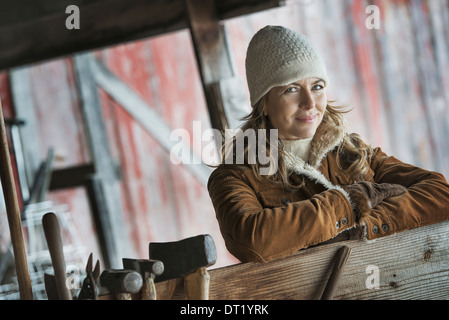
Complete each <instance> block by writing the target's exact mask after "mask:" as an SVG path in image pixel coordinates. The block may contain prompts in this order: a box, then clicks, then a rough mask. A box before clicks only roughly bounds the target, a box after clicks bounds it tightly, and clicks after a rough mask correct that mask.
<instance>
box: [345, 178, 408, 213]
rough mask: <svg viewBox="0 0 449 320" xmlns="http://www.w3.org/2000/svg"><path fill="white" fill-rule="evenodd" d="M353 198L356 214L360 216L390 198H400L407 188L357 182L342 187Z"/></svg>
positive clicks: (395, 185) (390, 184)
mask: <svg viewBox="0 0 449 320" xmlns="http://www.w3.org/2000/svg"><path fill="white" fill-rule="evenodd" d="M342 188H343V189H344V190H345V191H346V192H347V193H348V194H349V197H350V198H351V201H352V202H353V205H354V206H355V208H354V209H355V210H354V211H355V213H356V215H359V216H360V214H361V213H363V212H366V211H369V210H370V209H372V208H374V207H376V206H377V205H378V204H379V203H380V202H382V201H383V200H384V199H386V198H389V197H395V196H400V195H402V194H404V193H405V192H406V191H407V188H405V187H404V186H401V185H399V184H393V183H371V182H366V181H361V182H357V183H354V184H351V185H347V186H343V187H342Z"/></svg>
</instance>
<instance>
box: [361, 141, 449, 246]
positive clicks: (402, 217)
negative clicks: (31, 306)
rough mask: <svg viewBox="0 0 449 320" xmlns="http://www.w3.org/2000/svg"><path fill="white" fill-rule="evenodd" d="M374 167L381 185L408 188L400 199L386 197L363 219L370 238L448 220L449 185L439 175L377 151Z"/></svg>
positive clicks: (379, 150)
mask: <svg viewBox="0 0 449 320" xmlns="http://www.w3.org/2000/svg"><path fill="white" fill-rule="evenodd" d="M371 168H372V169H373V171H374V180H375V181H376V182H378V183H396V184H400V185H403V186H405V187H406V188H407V192H406V193H404V194H403V195H401V196H397V197H391V198H387V199H386V200H384V201H383V202H381V203H380V204H379V205H378V206H376V207H375V208H373V210H372V211H371V214H370V215H369V216H367V217H365V218H364V221H362V224H364V225H365V226H366V229H365V231H366V232H365V236H366V238H367V239H369V240H370V239H376V238H380V237H383V236H386V235H390V234H393V233H396V232H400V231H404V230H407V229H413V228H417V227H420V226H425V225H429V224H433V223H438V222H442V221H445V220H448V219H449V185H448V183H447V181H446V179H445V178H444V176H443V175H442V174H440V173H437V172H432V171H428V170H424V169H421V168H419V167H416V166H413V165H410V164H406V163H403V162H401V161H399V160H398V159H396V158H395V157H392V156H388V155H386V154H385V153H384V152H383V151H382V150H381V149H380V148H376V149H375V152H374V155H373V157H372V162H371Z"/></svg>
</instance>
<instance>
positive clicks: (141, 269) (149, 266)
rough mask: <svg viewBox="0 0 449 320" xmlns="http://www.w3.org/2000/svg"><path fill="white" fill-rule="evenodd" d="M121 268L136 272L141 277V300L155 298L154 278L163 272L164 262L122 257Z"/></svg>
mask: <svg viewBox="0 0 449 320" xmlns="http://www.w3.org/2000/svg"><path fill="white" fill-rule="evenodd" d="M122 261H123V268H125V269H127V270H134V271H136V272H138V273H139V274H140V275H141V276H142V279H143V286H142V290H141V299H142V300H156V288H155V286H154V279H155V277H156V276H159V275H161V274H162V273H163V272H164V264H163V263H162V261H159V260H148V259H127V258H123V259H122Z"/></svg>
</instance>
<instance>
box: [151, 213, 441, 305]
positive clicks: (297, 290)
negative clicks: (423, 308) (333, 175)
mask: <svg viewBox="0 0 449 320" xmlns="http://www.w3.org/2000/svg"><path fill="white" fill-rule="evenodd" d="M343 245H345V246H348V247H350V248H351V249H352V253H351V256H350V258H349V261H348V263H347V265H346V267H345V270H344V272H343V274H342V277H341V279H340V281H339V283H338V286H337V288H336V291H335V296H334V299H357V300H361V299H448V298H449V221H448V222H443V223H439V224H434V225H431V226H425V227H421V228H417V229H413V230H408V231H404V232H401V233H397V234H394V235H391V236H388V237H385V238H381V239H377V240H376V241H375V242H372V243H367V242H364V241H355V240H351V241H343V242H337V243H332V244H328V245H323V246H317V247H313V248H309V249H306V250H302V251H300V252H298V253H297V254H295V255H293V256H291V257H288V258H285V259H282V260H277V261H272V262H269V263H266V264H263V263H243V264H238V265H233V266H228V267H224V268H218V269H212V270H209V274H210V289H209V290H210V294H209V299H210V300H237V299H245V300H252V299H263V300H266V299H268V300H269V299H294V300H297V299H308V300H310V299H320V297H321V295H322V293H323V290H324V288H325V286H326V283H327V280H328V278H329V275H330V272H331V270H332V267H333V262H334V259H335V256H336V253H337V251H338V250H339V248H341V246H343ZM156 290H157V299H158V300H159V299H160V300H171V299H185V294H184V287H183V281H182V279H174V280H168V281H164V282H159V283H156Z"/></svg>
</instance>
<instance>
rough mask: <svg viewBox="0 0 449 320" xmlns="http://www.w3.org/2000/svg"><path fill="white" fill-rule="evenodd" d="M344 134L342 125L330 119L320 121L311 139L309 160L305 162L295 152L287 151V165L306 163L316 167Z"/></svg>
mask: <svg viewBox="0 0 449 320" xmlns="http://www.w3.org/2000/svg"><path fill="white" fill-rule="evenodd" d="M344 135H345V129H344V127H343V126H338V125H337V124H335V123H334V122H333V121H332V120H329V121H326V122H325V121H323V122H321V124H320V125H319V126H318V128H317V130H316V133H315V135H314V136H313V139H312V144H311V147H310V153H309V161H308V162H307V163H305V162H304V160H302V159H301V158H299V157H296V156H295V154H292V153H289V154H288V155H289V158H290V159H287V166H288V167H289V168H291V169H295V167H298V165H299V166H301V167H304V166H307V165H308V166H311V167H313V168H315V169H317V168H318V167H319V166H320V164H321V161H323V159H324V157H325V156H326V155H327V154H328V153H329V152H330V151H332V150H333V149H334V148H335V147H336V146H338V145H339V144H340V143H341V142H342V141H343V137H344ZM295 171H297V170H295Z"/></svg>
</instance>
